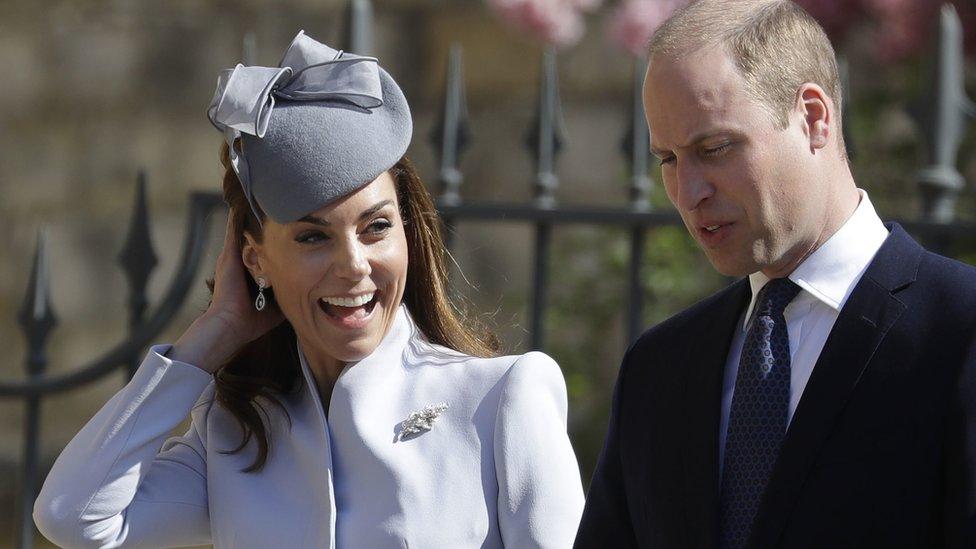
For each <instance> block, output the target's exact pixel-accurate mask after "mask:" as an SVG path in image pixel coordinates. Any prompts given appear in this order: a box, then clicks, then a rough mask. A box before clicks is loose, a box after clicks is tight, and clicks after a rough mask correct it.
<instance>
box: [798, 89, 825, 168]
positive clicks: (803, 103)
mask: <svg viewBox="0 0 976 549" xmlns="http://www.w3.org/2000/svg"><path fill="white" fill-rule="evenodd" d="M797 107H798V109H799V111H800V113H801V114H802V115H803V132H804V134H805V135H806V136H807V138H808V139H809V140H810V150H811V151H812V152H815V151H816V149H823V148H825V147H826V146H827V143H829V142H830V135H831V126H832V123H833V117H834V102H833V101H832V100H831V99H830V96H828V95H827V92H825V91H824V90H823V88H821V87H820V86H818V85H817V84H814V83H812V82H807V83H806V84H803V85H802V86H800V90H799V92H798V93H797Z"/></svg>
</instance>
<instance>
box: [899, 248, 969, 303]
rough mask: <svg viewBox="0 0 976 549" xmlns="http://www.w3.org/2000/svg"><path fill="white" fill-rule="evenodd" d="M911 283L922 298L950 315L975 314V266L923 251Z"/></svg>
mask: <svg viewBox="0 0 976 549" xmlns="http://www.w3.org/2000/svg"><path fill="white" fill-rule="evenodd" d="M913 286H916V287H917V290H919V291H920V295H921V296H923V297H922V299H924V300H925V301H926V302H928V303H929V304H931V305H932V306H934V307H937V308H939V309H940V310H942V311H944V312H946V313H947V314H951V315H953V316H957V318H958V315H963V317H973V316H974V314H976V267H973V266H972V265H969V264H966V263H963V262H961V261H957V260H955V259H950V258H948V257H944V256H941V255H938V254H936V253H932V252H928V251H926V252H925V253H924V254H923V256H922V261H921V262H920V263H919V268H918V273H917V275H916V280H915V283H914V284H913Z"/></svg>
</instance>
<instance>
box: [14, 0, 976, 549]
mask: <svg viewBox="0 0 976 549" xmlns="http://www.w3.org/2000/svg"><path fill="white" fill-rule="evenodd" d="M348 13H349V18H348V21H347V29H349V30H348V33H347V36H346V43H347V44H349V45H351V46H352V47H350V48H349V50H350V51H356V52H360V53H367V52H369V50H370V47H369V44H370V35H371V27H372V23H371V18H372V8H371V6H370V4H369V2H368V1H367V0H353V1H352V2H351V3H350V9H349V12H348ZM253 49H254V45H253V38H250V37H249V38H246V39H245V46H244V50H245V59H253ZM937 52H938V53H937V56H936V60H935V63H934V76H933V78H932V85H933V87H932V91H931V95H930V98H929V99H930V100H929V101H926V102H925V104H926V105H927V106H928V108H927V109H924V112H923V113H922V116H921V122H922V125H923V127H924V128H925V137H926V141H927V144H928V149H927V150H928V156H927V158H928V160H927V165H926V166H925V167H924V168H923V169H921V170H920V171H919V172H918V174H917V176H916V181H917V183H918V184H919V191H920V193H921V197H922V203H923V208H922V213H921V216H920V217H919V218H918V219H914V220H902V221H901V222H902V224H903V225H904V226H905V227H906V228H907V229H908V230H909V231H911V232H913V233H914V234H915V235H916V236H919V237H920V238H922V239H923V240H925V241H926V242H928V243H929V245H930V247H936V248H940V249H945V247H946V246H948V245H949V244H951V243H952V242H954V241H956V240H959V239H966V238H969V239H971V238H973V237H974V235H976V225H974V224H972V223H964V222H957V221H955V220H954V219H955V218H954V212H955V202H956V197H957V195H958V193H959V192H960V190H962V188H963V184H964V180H963V177H962V175H961V174H960V173H959V171H958V170H957V169H956V167H955V165H956V157H957V155H958V151H959V147H960V144H961V142H962V138H963V134H964V130H965V117H966V115H969V116H974V117H976V107H974V105H973V103H972V102H970V101H969V99H968V98H967V96H966V93H965V89H964V83H963V58H962V29H961V23H960V21H959V19H958V17H957V16H956V14H955V12H954V10H953V9H952V8H951V7H948V6H947V7H945V8H944V9H943V11H942V14H941V20H940V33H939V44H938V50H937ZM644 67H645V61H644V60H641V59H636V60H635V61H634V76H633V88H632V91H631V99H630V116H629V120H628V124H627V130H626V132H625V135H624V137H623V140H622V144H621V147H622V152H623V154H624V157H625V158H626V160H627V163H628V167H629V174H630V182H629V188H630V201H629V203H628V204H625V205H622V206H619V207H601V208H594V207H587V206H562V205H560V204H559V203H558V202H557V200H556V194H555V193H556V190H557V189H558V187H559V177H558V175H557V169H556V168H557V161H558V157H559V152H560V149H561V148H562V143H563V124H562V117H561V111H560V100H559V85H558V81H557V66H556V55H555V53H554V52H553V51H547V52H546V53H545V55H544V57H543V61H542V66H541V75H540V85H539V95H538V104H537V108H536V115H535V120H534V123H533V125H532V127H531V129H530V132H529V134H528V138H527V140H526V141H527V146H528V149H529V151H530V152H531V154H532V156H533V159H534V160H535V173H534V176H532V178H531V179H532V182H533V185H534V200H533V201H532V202H530V203H525V204H521V203H497V202H480V201H479V202H469V201H466V200H465V199H464V198H463V193H462V192H461V191H462V186H463V180H464V174H463V172H462V171H461V169H460V158H461V155H462V154H463V152H464V150H465V148H466V145H467V142H468V137H469V134H468V122H467V111H466V105H465V92H464V83H463V82H464V77H463V70H462V56H461V50H460V47H458V46H454V47H452V48H451V51H450V53H449V56H448V63H447V74H446V85H445V93H444V101H443V105H442V110H441V113H440V118H439V122H438V124H437V126H436V128H435V131H434V133H433V135H432V136H431V142H432V144H433V146H434V147H435V151H436V154H437V157H438V163H439V172H438V177H437V179H438V182H439V185H440V189H439V191H438V196H437V203H438V207H439V210H440V212H441V214H442V216H443V219H444V222H445V224H446V225H447V227H448V229H449V230H448V231H447V234H448V239H449V242H448V244H449V245H450V235H451V234H452V230H453V228H454V227H455V226H456V225H458V224H460V223H464V222H468V221H482V222H485V221H488V222H496V221H503V222H520V223H524V224H528V225H530V226H531V227H532V228H533V229H534V253H533V255H532V259H531V261H532V266H533V271H532V272H533V274H532V284H531V289H530V291H531V300H530V306H529V318H530V335H531V341H530V345H531V347H532V348H533V349H544V348H546V339H545V334H546V311H547V307H548V296H549V289H550V281H551V273H550V270H549V266H550V261H551V257H550V256H551V243H552V238H553V231H554V230H555V229H556V228H557V227H558V226H562V225H567V224H582V225H591V226H615V227H619V228H624V229H626V231H627V238H628V239H629V250H630V255H629V258H628V263H629V266H628V269H627V273H628V274H627V276H628V282H627V285H626V288H627V292H628V299H627V300H626V302H627V303H628V311H627V324H626V326H627V330H626V334H627V338H628V341H630V340H633V339H634V338H635V337H636V336H637V335H638V334H639V333H640V331H641V330H642V329H643V328H644V326H643V322H642V319H643V318H644V311H643V306H644V295H643V293H644V285H643V283H642V280H643V278H644V276H645V275H646V273H644V272H643V267H642V265H643V264H644V253H645V248H646V246H645V244H646V235H647V232H648V230H650V229H652V228H654V227H660V226H678V225H681V220H680V218H679V216H678V215H677V214H676V213H675V212H674V211H673V210H660V211H658V210H654V209H653V208H652V206H651V200H650V191H651V186H652V181H651V178H650V177H649V175H648V174H649V167H650V158H649V153H648V145H649V143H648V132H647V129H646V125H645V121H644V113H643V107H642V99H641V88H642V84H643V75H644ZM850 143H851V141H850V138H848V144H850ZM145 188H146V178H145V176H144V175H142V174H140V176H139V178H138V182H137V186H136V190H137V193H136V200H135V206H134V211H133V215H132V220H131V224H130V226H129V232H128V237H127V239H126V242H125V245H124V246H123V249H122V251H121V253H120V254H119V262H120V264H121V266H122V268H123V270H124V271H125V273H126V275H127V278H128V281H129V302H128V304H129V315H130V322H129V326H130V333H129V335H128V337H127V338H126V339H125V340H124V341H123V342H122V343H120V344H118V345H116V346H115V347H114V348H112V349H109V350H108V351H106V352H105V353H104V354H103V355H102V356H101V357H100V358H98V359H96V360H93V361H91V362H89V363H87V364H83V365H80V366H79V367H77V368H75V369H73V370H72V371H71V372H70V373H65V374H58V375H51V374H48V373H47V365H48V354H47V342H48V339H49V338H48V336H49V335H50V333H51V330H52V329H53V328H54V327H55V326H56V324H57V317H56V315H55V313H54V308H53V304H52V303H51V299H50V293H49V271H50V263H49V260H48V258H47V256H46V254H45V237H44V233H43V231H41V232H40V233H39V235H38V239H37V244H36V250H35V254H34V261H33V269H32V272H31V276H30V282H29V285H28V290H27V295H26V297H25V299H24V304H23V307H22V309H21V311H20V314H19V316H18V320H19V323H20V326H21V327H22V329H23V331H24V333H25V335H26V338H27V348H28V349H27V357H26V360H25V365H26V371H27V376H26V379H23V380H19V381H0V398H16V399H21V400H23V402H24V406H25V408H26V416H25V423H24V430H23V441H24V444H23V463H22V470H21V475H20V477H19V479H18V480H19V483H20V498H19V503H18V505H17V521H16V524H15V528H16V539H17V546H18V547H20V548H28V547H32V546H33V540H34V528H33V524H32V520H31V509H32V506H33V501H34V498H35V495H36V488H37V484H38V480H39V478H40V474H39V473H40V471H39V463H40V455H39V444H38V443H39V439H40V426H39V425H40V423H39V421H40V405H41V400H42V399H43V398H45V397H48V396H50V395H53V394H55V393H59V392H63V391H69V390H72V389H75V388H78V387H80V386H82V385H85V384H88V383H90V382H93V381H96V380H98V379H101V378H103V377H104V376H106V375H107V374H109V373H112V372H114V371H117V369H119V368H125V369H127V370H128V372H129V375H130V376H131V375H132V373H133V372H134V369H135V368H136V367H137V366H138V364H139V361H140V359H141V357H142V355H143V353H144V351H145V349H146V347H147V346H148V344H149V343H150V342H152V341H153V340H154V339H155V338H156V337H157V336H158V335H159V334H160V333H161V332H162V331H163V330H164V329H165V328H166V327H167V326H168V325H169V323H170V322H171V321H172V320H173V318H174V317H175V315H176V314H177V312H178V311H179V309H180V307H181V306H182V304H183V302H184V300H185V298H186V297H187V294H188V293H189V291H190V287H191V284H192V283H193V281H194V280H195V277H196V276H197V272H198V271H199V269H200V263H201V259H202V257H203V253H204V243H205V242H207V235H208V231H209V226H208V220H209V218H210V216H211V214H212V213H214V212H215V211H216V210H218V209H220V208H223V202H222V201H221V198H220V196H219V195H218V194H217V193H209V192H195V193H191V195H190V208H189V213H188V215H187V224H186V226H187V232H186V235H185V239H184V242H183V249H182V255H181V258H180V260H179V264H178V266H177V268H176V274H175V275H174V277H173V279H172V281H171V282H170V285H169V288H168V289H167V291H166V292H165V294H164V296H163V298H162V299H161V300H160V301H159V303H158V304H157V305H156V306H155V309H154V310H152V311H151V312H150V313H148V314H147V312H148V311H149V308H150V303H149V300H148V298H147V295H146V285H147V281H148V280H149V277H150V274H151V273H152V271H153V269H154V268H155V266H156V263H157V259H156V255H155V252H154V251H153V245H152V241H151V239H150V217H149V212H148V209H147V207H146V199H145Z"/></svg>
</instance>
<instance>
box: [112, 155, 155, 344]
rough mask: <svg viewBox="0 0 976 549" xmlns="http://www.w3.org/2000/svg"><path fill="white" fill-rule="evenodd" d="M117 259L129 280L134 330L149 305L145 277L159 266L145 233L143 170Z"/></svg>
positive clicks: (130, 312) (144, 174) (147, 232)
mask: <svg viewBox="0 0 976 549" xmlns="http://www.w3.org/2000/svg"><path fill="white" fill-rule="evenodd" d="M118 259H119V264H120V265H121V266H122V270H124V271H125V274H126V278H128V279H129V314H130V316H129V325H130V326H131V327H135V326H138V325H139V324H141V323H142V319H143V315H144V314H145V311H146V308H147V307H148V306H149V299H148V298H147V297H146V287H147V286H148V284H149V277H150V276H151V275H152V272H153V270H155V268H156V265H157V264H158V263H159V260H158V258H157V257H156V252H155V251H154V250H153V244H152V233H151V231H150V230H149V207H148V205H147V201H146V172H145V170H140V171H139V176H138V179H137V182H136V200H135V204H134V205H133V209H132V221H130V222H129V234H128V236H127V237H126V240H125V244H124V245H123V246H122V250H121V252H120V253H119V256H118Z"/></svg>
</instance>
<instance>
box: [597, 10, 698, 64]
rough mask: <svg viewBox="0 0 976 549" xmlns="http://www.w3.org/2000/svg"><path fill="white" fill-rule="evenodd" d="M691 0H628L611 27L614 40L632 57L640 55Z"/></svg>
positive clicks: (610, 32)
mask: <svg viewBox="0 0 976 549" xmlns="http://www.w3.org/2000/svg"><path fill="white" fill-rule="evenodd" d="M689 1H690V0H624V1H623V2H622V3H621V4H620V5H619V6H618V7H617V9H616V10H615V11H614V13H613V15H612V16H611V18H610V21H609V25H608V32H609V34H610V38H611V40H613V42H615V43H616V44H617V45H618V46H620V47H621V48H623V49H625V50H627V51H628V52H630V53H631V54H632V55H640V54H641V53H643V52H644V50H645V49H646V48H647V43H648V42H649V41H650V40H651V36H653V35H654V31H656V30H657V28H658V27H660V26H661V24H662V23H664V22H665V21H666V20H667V19H668V17H671V14H672V13H674V12H675V10H677V9H678V8H681V7H682V6H684V5H686V4H688V2H689Z"/></svg>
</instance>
